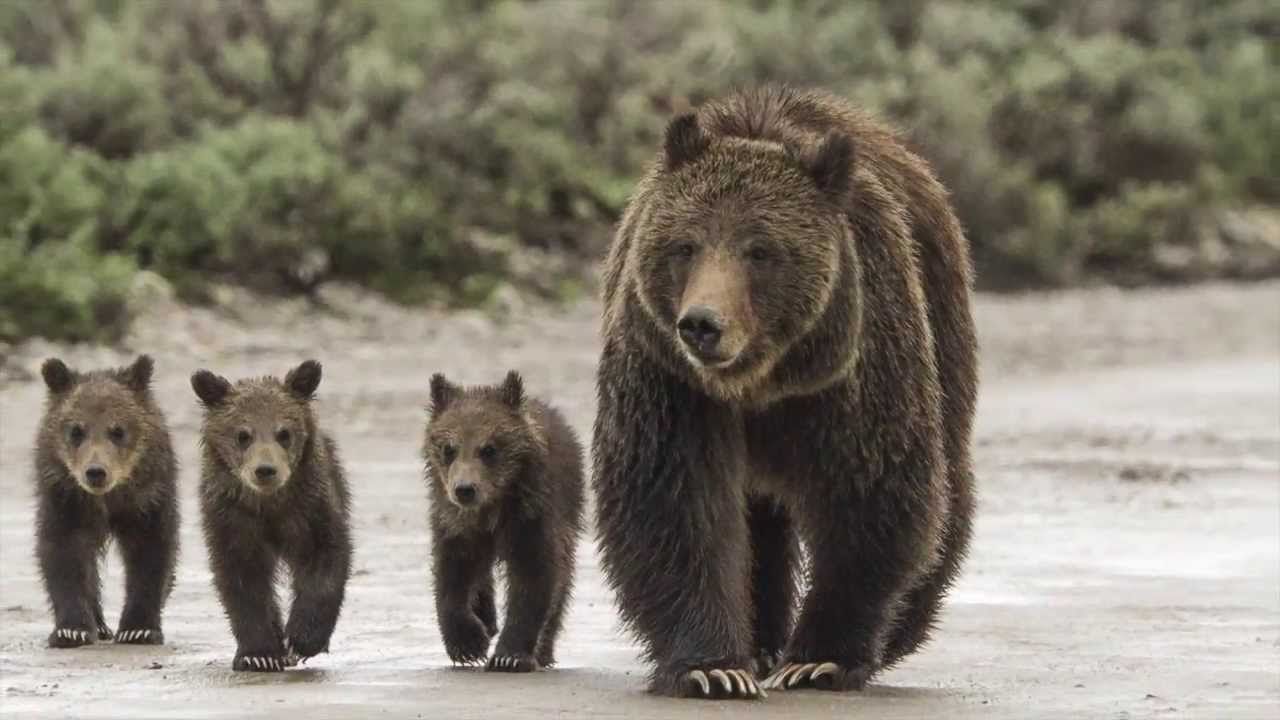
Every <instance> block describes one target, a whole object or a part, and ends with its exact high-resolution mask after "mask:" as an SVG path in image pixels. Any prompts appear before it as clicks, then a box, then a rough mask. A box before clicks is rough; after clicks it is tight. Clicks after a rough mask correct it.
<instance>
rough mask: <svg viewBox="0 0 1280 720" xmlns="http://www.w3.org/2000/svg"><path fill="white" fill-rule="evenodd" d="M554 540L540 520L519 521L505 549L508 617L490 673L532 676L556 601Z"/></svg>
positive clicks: (516, 522) (491, 662)
mask: <svg viewBox="0 0 1280 720" xmlns="http://www.w3.org/2000/svg"><path fill="white" fill-rule="evenodd" d="M554 542H555V538H553V537H550V536H549V534H548V533H547V532H546V527H545V524H544V523H543V522H542V520H541V518H538V519H524V518H521V519H518V520H516V521H515V525H514V527H513V528H512V530H511V535H510V537H509V538H508V541H507V545H508V547H507V548H506V561H507V616H506V619H505V620H504V621H503V623H502V634H501V635H500V636H499V637H498V644H497V646H496V647H495V648H494V650H493V657H491V658H489V664H488V666H487V668H486V669H487V670H489V671H490V672H533V671H535V670H538V669H540V667H539V664H538V661H537V653H536V650H537V645H538V637H539V635H540V634H541V633H542V629H543V627H545V626H546V623H547V618H548V616H549V615H550V613H551V609H552V604H553V602H554V599H555V590H556V581H557V577H556V572H555V564H554V562H552V558H551V552H552V551H553V547H554V546H553V543H554Z"/></svg>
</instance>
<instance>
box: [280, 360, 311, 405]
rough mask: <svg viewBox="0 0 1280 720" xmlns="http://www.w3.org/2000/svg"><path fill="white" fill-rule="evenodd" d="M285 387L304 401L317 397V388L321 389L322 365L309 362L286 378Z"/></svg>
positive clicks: (291, 371)
mask: <svg viewBox="0 0 1280 720" xmlns="http://www.w3.org/2000/svg"><path fill="white" fill-rule="evenodd" d="M284 386H285V387H287V388H289V392H291V393H293V394H294V395H297V396H298V397H300V398H302V399H303V400H311V399H312V398H314V397H315V394H316V388H318V387H320V363H318V362H316V361H315V360H307V361H306V362H304V363H302V364H301V365H299V366H298V367H296V368H294V369H292V370H290V371H289V374H288V375H285V376H284Z"/></svg>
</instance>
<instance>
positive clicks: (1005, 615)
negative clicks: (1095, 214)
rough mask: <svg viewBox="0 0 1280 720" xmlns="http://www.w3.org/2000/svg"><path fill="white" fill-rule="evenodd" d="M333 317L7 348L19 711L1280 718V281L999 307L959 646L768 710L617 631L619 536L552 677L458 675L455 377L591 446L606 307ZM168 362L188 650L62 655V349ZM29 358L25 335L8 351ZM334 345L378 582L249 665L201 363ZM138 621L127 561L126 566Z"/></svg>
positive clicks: (95, 650)
mask: <svg viewBox="0 0 1280 720" xmlns="http://www.w3.org/2000/svg"><path fill="white" fill-rule="evenodd" d="M327 300H328V302H329V307H328V308H327V309H326V310H324V311H317V310H315V309H314V308H308V307H306V306H304V305H303V304H301V303H289V302H270V303H266V302H259V301H257V300H255V299H253V298H244V297H240V298H236V297H230V298H228V299H227V301H226V302H225V303H224V304H223V305H222V306H221V307H219V308H218V309H216V310H209V309H203V310H191V309H187V308H182V307H179V306H176V305H173V304H172V303H170V302H168V301H166V300H164V299H163V298H157V299H156V300H155V301H154V302H152V303H150V305H149V309H148V311H147V314H146V317H145V318H144V319H143V321H142V322H140V323H139V324H138V328H137V330H135V333H134V335H132V336H131V337H130V338H129V340H128V342H127V349H125V350H120V349H115V350H113V349H106V348H96V347H77V348H64V347H56V346H50V345H47V344H43V343H35V344H27V345H23V346H19V347H16V348H9V349H8V353H9V356H8V357H7V358H6V359H5V362H4V363H3V368H0V716H2V717H6V718H10V717H11V718H37V717H38V718H61V717H74V718H223V717H227V718H232V717H234V718H284V717H292V718H306V719H307V720H320V719H321V718H364V717H370V718H380V717H387V718H504V717H522V718H524V717H543V716H557V717H591V718H611V717H635V718H679V717H695V716H696V717H739V716H745V717H777V718H799V717H805V718H822V717H876V718H919V717H946V718H951V719H954V718H966V717H981V718H1029V717H1055V718H1067V717H1070V718H1075V717H1080V718H1141V717H1159V718H1164V717H1170V718H1192V717H1194V718H1263V717H1277V716H1280V714H1277V713H1278V712H1280V284H1275V283H1272V284H1265V285H1252V286H1229V285H1212V286H1201V287H1197V288H1193V289H1183V290H1159V291H1143V292H1133V293H1124V292H1119V291H1110V290H1091V291H1075V292H1069V293H1061V294H1051V295H1039V296H1031V297H1022V298H991V297H984V298H981V299H980V300H979V302H978V307H977V312H978V318H979V323H980V326H981V339H982V344H983V355H982V363H983V387H982V395H981V402H980V410H979V418H978V423H977V441H976V448H975V450H976V459H977V467H978V477H979V482H980V488H981V494H982V502H981V506H980V514H979V517H978V521H977V530H976V537H975V541H974V545H973V552H972V555H971V558H970V560H969V563H968V566H967V572H966V574H965V575H964V578H963V580H962V581H961V582H960V583H959V586H958V587H957V588H956V590H955V593H954V595H953V597H952V599H951V601H950V604H949V606H948V609H947V611H946V614H945V617H944V622H943V626H942V629H941V631H940V632H939V633H938V634H937V637H936V640H935V641H934V642H933V643H932V644H931V645H930V646H929V647H927V648H926V649H925V650H923V651H921V652H920V653H918V654H917V655H915V656H914V657H912V658H911V659H910V660H909V661H908V662H906V663H905V664H904V665H902V666H901V667H900V668H898V669H895V670H893V671H891V672H889V673H886V674H885V675H883V676H882V677H880V678H879V679H878V681H877V682H876V683H875V685H874V686H873V687H871V688H869V689H868V690H867V691H865V692H862V693H853V694H848V695H841V696H835V695H830V694H822V693H818V692H814V691H807V692H800V693H794V692H793V693H773V694H772V695H771V696H770V697H769V698H768V700H767V701H765V702H763V703H759V704H753V705H745V704H730V703H708V702H695V701H672V700H664V699H658V698H653V697H649V696H647V695H646V694H645V693H644V692H643V686H644V673H645V669H644V667H643V666H642V665H640V664H639V662H638V661H637V657H636V651H635V646H634V645H633V643H632V642H631V641H630V639H629V638H628V637H627V636H626V635H625V634H623V633H622V632H621V631H620V629H619V628H618V626H617V623H616V620H615V618H616V613H615V611H614V608H613V604H612V602H613V601H612V597H611V596H610V594H609V593H608V592H607V591H606V590H605V588H604V587H603V584H602V582H601V576H600V572H599V565H598V561H597V559H596V557H595V554H594V545H593V544H591V543H589V542H588V543H587V549H586V550H584V552H582V553H581V558H580V563H581V567H580V568H579V573H580V574H579V577H580V581H579V584H578V592H577V595H576V601H575V603H574V605H573V608H572V611H571V614H570V618H569V620H568V624H567V630H566V633H565V635H564V637H563V640H562V645H561V651H560V653H559V655H560V659H561V661H562V663H563V665H562V666H561V667H560V668H558V669H556V670H552V671H548V672H543V673H538V674H535V675H529V676H510V675H501V676H490V675H485V674H483V673H481V672H477V671H471V670H454V669H452V668H450V666H449V663H448V660H447V658H446V657H445V654H444V651H443V648H442V646H441V643H440V638H439V634H438V632H437V630H436V626H435V617H434V612H433V610H432V604H431V600H430V583H429V580H428V577H427V558H428V550H429V548H428V542H427V535H426V513H425V495H424V490H423V487H422V481H421V479H420V478H421V471H420V463H419V461H418V457H417V448H418V444H419V436H420V433H421V428H422V423H423V420H424V415H423V410H422V408H423V406H424V405H425V402H426V397H427V387H426V379H427V377H428V376H429V374H430V373H431V372H433V371H436V370H443V371H445V372H448V373H450V374H451V375H454V376H457V378H458V379H459V380H462V381H466V382H482V381H493V380H496V379H498V378H499V377H501V373H502V372H503V371H504V370H505V369H507V368H508V367H519V368H520V369H522V370H523V371H524V373H525V376H526V384H527V387H528V388H529V389H530V390H531V391H532V392H535V393H540V394H544V395H548V396H550V397H552V398H553V399H554V401H555V402H557V403H558V404H560V405H561V406H563V407H564V409H565V410H566V412H567V414H568V415H569V417H570V419H571V421H572V422H573V423H574V425H575V426H576V427H577V429H578V431H579V433H580V434H581V435H582V436H583V438H584V440H585V439H587V438H588V435H587V433H588V432H589V430H590V424H591V419H592V411H593V407H594V398H593V396H594V388H593V366H594V362H595V356H596V352H597V338H596V328H597V325H598V322H597V317H598V315H597V313H598V307H596V306H595V305H592V304H590V303H586V304H583V305H581V306H579V307H576V308H574V309H572V310H570V311H568V312H564V313H558V314H548V313H546V312H545V311H542V310H538V309H536V308H526V309H525V310H524V311H523V312H518V313H517V315H516V316H515V317H514V318H513V319H511V320H510V321H509V322H507V323H505V324H495V323H493V322H490V321H489V320H486V319H484V318H483V317H480V316H478V315H474V314H453V315H448V316H444V315H439V314H432V313H424V312H411V311H407V310H403V309H398V308H390V307H387V306H385V305H383V304H381V303H379V302H377V301H376V300H373V299H370V298H368V297H365V296H363V295H359V294H356V293H351V292H346V291H343V290H341V289H336V290H334V291H332V292H330V293H329V295H328V296H327ZM130 351H146V352H151V353H153V354H154V355H155V356H156V359H157V361H158V367H157V376H158V391H159V395H160V398H161V402H162V404H163V406H164V408H165V410H166V411H167V413H168V415H169V421H170V426H171V428H172V429H173V431H174V433H175V440H176V443H177V446H178V447H179V448H180V449H181V455H182V461H183V469H182V478H181V482H182V485H183V511H184V515H185V519H186V522H185V523H184V527H183V535H182V539H183V558H182V564H181V567H180V572H179V578H178V585H177V589H176V590H175V592H174V595H173V597H172V599H171V600H170V602H169V606H168V610H167V613H166V617H165V632H166V635H167V636H168V639H169V644H167V645H166V646H164V647H159V648H143V647H125V646H119V647H117V646H112V645H110V644H106V645H99V646H95V647H90V648H85V649H80V650H49V649H46V648H45V646H44V643H45V638H46V636H47V634H48V632H49V630H50V629H51V620H50V618H49V615H48V612H47V610H46V607H45V600H44V596H43V593H42V591H41V588H40V585H39V579H38V576H37V573H36V568H35V564H34V561H33V559H32V506H31V503H30V500H29V495H30V490H29V488H30V477H29V475H30V469H29V468H30V449H31V445H32V440H33V437H34V431H35V424H36V422H37V419H38V415H39V412H40V407H41V402H42V398H43V390H42V387H41V386H40V385H39V383H38V375H36V374H34V373H35V371H36V369H37V368H38V366H39V362H40V360H41V359H42V358H43V357H44V356H45V355H46V354H51V353H59V354H62V355H63V356H64V357H65V358H66V359H68V361H69V362H72V363H73V364H75V365H79V366H82V367H89V366H92V365H95V364H103V363H116V362H120V361H122V360H124V359H125V358H126V357H127V354H128V352H130ZM0 352H3V351H0ZM307 356H316V357H318V358H320V359H321V360H322V361H323V362H324V365H325V378H324V382H323V383H322V385H321V387H320V397H321V399H322V410H321V411H322V418H323V423H324V424H325V425H327V426H328V428H329V429H330V430H331V431H332V432H333V433H334V434H335V435H336V437H337V440H338V442H339V443H340V445H341V447H342V450H343V452H344V456H345V459H346V461H347V465H348V470H349V474H350V476H351V479H352V485H353V488H354V493H355V511H354V518H355V527H356V537H357V559H356V563H355V567H356V572H355V575H354V577H352V579H351V583H350V585H349V588H348V603H347V605H346V608H345V611H344V613H343V616H342V619H341V621H340V622H339V624H338V628H337V631H336V633H335V635H334V638H333V642H332V653H331V654H329V655H322V656H320V657H318V658H315V659H314V660H312V661H311V662H310V663H308V664H307V665H306V666H305V667H302V668H299V669H295V670H291V671H289V672H286V673H283V674H278V675H254V674H236V673H232V672H231V671H230V660H231V656H232V653H233V652H234V644H233V642H232V639H231V635H230V632H229V630H228V628H227V624H226V621H225V620H224V618H223V616H222V613H221V610H220V607H219V605H218V603H217V600H216V598H215V596H214V594H213V591H212V588H211V587H210V583H209V572H208V566H207V564H206V561H205V553H204V547H203V543H202V542H201V539H200V536H199V532H198V525H197V516H196V505H195V502H194V486H195V482H196V471H197V460H196V444H195V432H196V430H197V427H198V421H199V413H198V410H197V407H196V402H195V398H194V396H193V395H192V393H191V390H190V387H189V385H188V381H187V377H188V376H189V374H190V372H191V371H192V370H193V369H194V368H196V367H201V366H207V367H210V368H212V369H214V370H216V371H218V372H220V373H223V374H226V375H229V376H239V375H244V374H250V373H254V374H256V373H262V372H272V373H281V372H283V371H284V370H286V369H287V368H288V367H290V366H291V364H293V363H296V362H297V361H298V360H299V359H301V358H303V357H307ZM105 582H106V585H105V598H106V606H107V612H108V617H109V618H114V617H116V616H117V614H118V613H119V609H120V604H121V599H122V598H121V594H122V573H121V566H120V563H119V561H118V559H117V558H116V556H115V555H112V556H110V558H109V560H108V563H107V570H106V573H105Z"/></svg>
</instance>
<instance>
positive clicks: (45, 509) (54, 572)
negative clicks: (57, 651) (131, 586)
mask: <svg viewBox="0 0 1280 720" xmlns="http://www.w3.org/2000/svg"><path fill="white" fill-rule="evenodd" d="M84 510H85V509H84V508H83V507H82V506H81V505H80V504H79V503H78V502H76V498H74V497H63V496H60V495H59V494H58V493H56V492H54V491H48V492H46V493H45V494H44V495H43V496H42V497H41V499H40V504H39V505H38V507H37V516H36V556H37V558H38V560H39V564H40V576H41V578H43V580H44V587H45V591H46V592H47V593H48V596H49V604H50V605H52V606H53V623H54V629H53V632H51V633H50V634H49V647H51V648H74V647H80V646H81V645H89V644H91V643H93V642H94V641H95V640H97V639H100V638H101V637H102V634H103V633H102V631H103V629H104V628H103V625H102V624H101V623H100V622H99V620H100V619H101V614H102V611H101V608H102V598H101V587H100V586H101V582H100V580H99V575H98V549H99V548H100V547H102V544H103V542H104V540H105V534H106V527H105V525H99V524H97V523H94V522H89V521H87V520H86V513H85V512H84ZM107 633H108V635H109V633H110V630H107Z"/></svg>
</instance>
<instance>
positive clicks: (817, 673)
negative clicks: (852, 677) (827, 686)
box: [809, 662, 840, 683]
mask: <svg viewBox="0 0 1280 720" xmlns="http://www.w3.org/2000/svg"><path fill="white" fill-rule="evenodd" d="M839 670H840V666H839V665H837V664H835V663H833V662H825V663H822V664H821V665H819V666H818V667H817V668H816V669H814V671H813V673H812V674H810V675H809V680H810V681H812V682H814V683H817V682H818V678H820V677H822V676H824V675H835V674H836V673H837V672H839Z"/></svg>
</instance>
